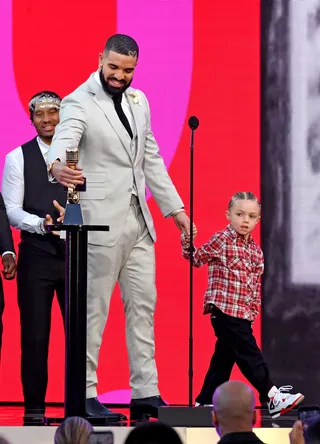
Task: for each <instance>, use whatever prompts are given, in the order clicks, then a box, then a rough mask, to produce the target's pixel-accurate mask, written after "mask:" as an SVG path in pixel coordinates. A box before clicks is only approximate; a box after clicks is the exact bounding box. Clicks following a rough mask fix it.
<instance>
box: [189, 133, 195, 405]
mask: <svg viewBox="0 0 320 444" xmlns="http://www.w3.org/2000/svg"><path fill="white" fill-rule="evenodd" d="M193 176H194V129H191V141H190V251H189V254H190V262H189V265H190V270H189V407H192V398H193V179H194V177H193Z"/></svg>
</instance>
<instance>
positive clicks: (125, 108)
mask: <svg viewBox="0 0 320 444" xmlns="http://www.w3.org/2000/svg"><path fill="white" fill-rule="evenodd" d="M93 78H94V80H95V81H96V82H97V83H98V84H99V85H100V86H101V87H102V84H101V80H100V77H99V71H96V72H95V73H94V74H93ZM121 106H122V109H123V112H124V113H125V115H126V118H127V119H128V122H129V125H130V127H131V130H132V132H133V130H134V128H135V122H134V118H133V115H132V112H131V109H130V105H129V102H128V99H127V97H126V96H125V94H122V99H121ZM133 146H135V145H133ZM133 146H132V147H131V149H132V152H133V151H134V148H133ZM133 155H134V154H133ZM132 194H133V195H134V196H138V192H137V187H136V184H135V183H133V186H132Z"/></svg>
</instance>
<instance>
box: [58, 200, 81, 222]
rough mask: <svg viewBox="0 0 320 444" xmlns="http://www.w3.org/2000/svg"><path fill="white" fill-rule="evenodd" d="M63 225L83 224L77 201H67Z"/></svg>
mask: <svg viewBox="0 0 320 444" xmlns="http://www.w3.org/2000/svg"><path fill="white" fill-rule="evenodd" d="M63 225H83V217H82V211H81V206H80V204H79V203H76V204H70V203H67V206H66V212H65V214H64V219H63Z"/></svg>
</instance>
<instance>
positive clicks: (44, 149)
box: [37, 136, 50, 154]
mask: <svg viewBox="0 0 320 444" xmlns="http://www.w3.org/2000/svg"><path fill="white" fill-rule="evenodd" d="M37 142H38V145H39V148H40V150H41V152H42V153H43V154H47V153H48V151H49V149H50V145H47V144H46V143H45V142H44V141H43V140H41V139H40V137H39V136H38V137H37Z"/></svg>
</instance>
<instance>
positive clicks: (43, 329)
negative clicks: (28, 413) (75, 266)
mask: <svg viewBox="0 0 320 444" xmlns="http://www.w3.org/2000/svg"><path fill="white" fill-rule="evenodd" d="M17 286H18V304H19V309H20V323H21V381H22V387H23V395H24V402H25V410H35V409H36V410H39V409H40V410H44V408H45V397H46V390H47V383H48V349H49V337H50V327H51V308H52V302H53V297H54V292H55V291H56V294H57V298H58V302H59V305H60V309H61V312H62V316H63V317H64V291H65V259H64V255H63V253H62V252H58V253H57V255H53V254H50V253H47V252H46V251H42V250H39V249H37V248H35V247H33V246H32V245H30V244H27V243H24V242H22V243H21V244H20V245H19V256H18V266H17Z"/></svg>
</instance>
